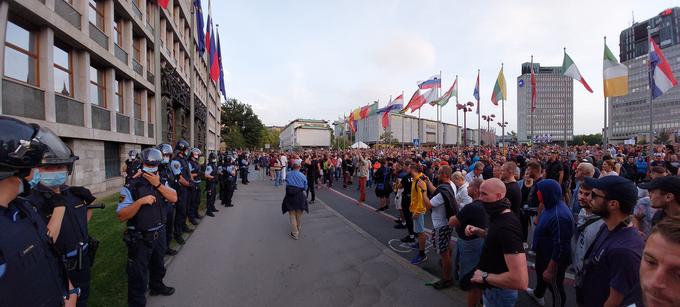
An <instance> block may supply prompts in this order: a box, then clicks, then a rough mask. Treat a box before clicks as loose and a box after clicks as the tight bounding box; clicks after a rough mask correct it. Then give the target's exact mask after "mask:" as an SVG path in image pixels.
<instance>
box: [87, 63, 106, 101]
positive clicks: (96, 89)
mask: <svg viewBox="0 0 680 307" xmlns="http://www.w3.org/2000/svg"><path fill="white" fill-rule="evenodd" d="M90 103H92V104H95V105H98V106H100V107H102V108H106V75H104V71H103V70H101V69H97V68H94V67H92V66H90Z"/></svg>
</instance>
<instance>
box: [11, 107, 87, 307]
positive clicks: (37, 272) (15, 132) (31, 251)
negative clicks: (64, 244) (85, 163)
mask: <svg viewBox="0 0 680 307" xmlns="http://www.w3.org/2000/svg"><path fill="white" fill-rule="evenodd" d="M39 128H40V127H39V126H38V125H36V124H26V123H24V122H22V121H20V120H17V119H14V118H11V117H7V116H0V131H2V132H3V133H1V134H0V306H62V305H64V304H65V305H66V306H75V303H76V300H77V296H78V294H79V292H80V289H78V288H74V287H73V286H72V285H71V284H70V282H69V281H68V278H67V277H66V271H65V270H64V267H63V265H62V264H61V263H60V261H59V259H58V258H57V254H56V252H55V251H54V246H53V245H52V241H51V239H50V238H49V237H48V236H47V227H46V226H45V223H44V222H43V220H42V218H41V217H40V216H39V215H38V213H37V211H36V209H35V207H33V205H32V204H31V203H30V202H29V201H28V200H27V199H25V198H22V197H19V196H22V195H26V194H27V193H28V192H29V190H30V188H31V186H30V184H29V181H28V180H27V179H25V177H28V178H32V174H31V169H32V168H34V167H36V166H38V163H40V161H41V159H42V157H43V152H44V145H43V144H42V143H41V142H40V141H39V139H38V138H37V134H38V131H39ZM29 180H30V179H29ZM33 182H34V183H35V181H33Z"/></svg>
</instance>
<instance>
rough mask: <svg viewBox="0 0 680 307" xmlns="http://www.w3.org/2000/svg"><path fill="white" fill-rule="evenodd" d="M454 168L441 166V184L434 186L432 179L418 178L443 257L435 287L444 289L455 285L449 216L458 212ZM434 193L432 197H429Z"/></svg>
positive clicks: (439, 251) (436, 242) (434, 242)
mask: <svg viewBox="0 0 680 307" xmlns="http://www.w3.org/2000/svg"><path fill="white" fill-rule="evenodd" d="M451 174H452V169H451V167H450V166H448V165H442V166H440V167H439V171H438V173H437V175H438V179H439V186H437V188H435V187H434V185H433V184H432V182H431V181H430V180H423V179H419V180H418V187H419V188H420V190H422V197H423V203H424V205H425V208H426V209H429V210H431V211H432V214H431V217H432V226H433V230H432V234H433V237H432V241H433V245H434V246H435V248H436V250H437V253H438V254H439V256H440V257H441V266H442V278H441V279H440V280H438V281H435V282H433V283H432V286H433V287H434V288H435V289H444V288H448V287H450V286H452V285H453V276H452V269H451V268H452V267H451V264H452V262H451V245H450V242H451V232H453V228H451V227H450V226H449V218H451V217H452V216H454V215H456V214H457V213H458V204H457V203H456V190H455V185H454V184H453V182H451ZM428 193H431V194H432V198H429V197H428Z"/></svg>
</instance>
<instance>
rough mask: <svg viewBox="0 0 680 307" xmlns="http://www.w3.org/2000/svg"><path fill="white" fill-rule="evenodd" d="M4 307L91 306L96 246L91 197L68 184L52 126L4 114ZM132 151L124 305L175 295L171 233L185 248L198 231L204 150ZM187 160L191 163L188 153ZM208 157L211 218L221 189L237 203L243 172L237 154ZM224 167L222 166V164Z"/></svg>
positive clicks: (124, 215)
mask: <svg viewBox="0 0 680 307" xmlns="http://www.w3.org/2000/svg"><path fill="white" fill-rule="evenodd" d="M0 131H2V133H0V306H62V305H66V306H87V299H88V296H89V292H90V279H91V266H92V264H93V262H94V258H95V255H96V249H97V247H98V245H99V242H98V241H97V240H95V239H94V238H92V237H90V235H89V233H88V227H87V224H88V222H89V220H90V218H91V216H92V209H93V208H102V207H103V206H101V205H93V202H94V201H95V197H94V196H93V195H92V193H90V191H89V190H88V189H86V188H83V187H75V186H68V185H66V182H67V180H68V176H69V175H70V174H71V172H72V171H73V164H74V162H75V161H76V160H77V159H78V157H77V156H75V155H74V154H73V152H72V151H71V149H70V148H69V147H68V146H67V145H66V144H64V143H63V142H62V141H61V139H60V138H59V137H58V136H57V135H55V134H54V133H53V132H52V131H50V130H49V129H47V128H44V127H43V128H41V127H39V126H38V125H36V124H27V123H24V122H22V121H20V120H17V119H14V118H10V117H7V116H0ZM175 151H176V154H175V155H174V157H173V149H172V147H171V146H170V145H169V144H160V145H158V146H157V148H147V149H144V150H142V152H141V157H138V155H137V153H136V152H130V156H131V159H129V160H128V161H126V169H125V171H126V179H125V185H124V186H123V188H121V192H120V203H119V204H118V207H117V209H116V213H117V215H118V218H119V219H120V220H121V221H125V222H126V223H127V229H126V231H125V234H124V238H123V239H124V241H125V243H126V245H127V248H128V261H127V268H126V269H127V273H128V305H129V306H145V305H146V298H145V293H146V290H147V286H148V288H149V290H150V291H149V294H150V295H172V294H173V293H174V289H173V288H172V287H168V286H166V285H165V284H164V283H163V277H164V276H165V265H164V261H163V257H164V255H165V254H176V253H177V252H176V251H174V250H172V249H170V248H169V246H170V240H171V238H172V236H174V237H175V240H176V241H177V242H178V243H179V244H184V243H185V241H184V239H183V237H182V233H183V232H189V231H191V229H190V228H189V227H187V225H186V222H187V219H188V220H189V222H190V223H192V224H194V225H196V224H198V223H197V221H196V218H200V216H199V215H198V205H199V201H200V189H199V186H198V185H199V183H200V179H199V177H200V176H199V172H200V171H201V167H200V164H199V163H198V159H199V156H200V154H201V153H200V150H198V149H196V148H194V149H193V150H191V149H190V148H189V144H188V143H187V142H186V141H184V140H180V141H179V142H177V146H176V150H175ZM190 153H191V156H190V157H189V154H190ZM217 158H218V157H217V155H215V154H214V153H211V154H210V155H209V158H208V163H207V164H206V166H205V168H204V173H203V176H204V177H205V178H206V181H207V182H206V194H207V198H208V206H207V209H208V210H207V213H206V214H207V215H209V216H214V214H213V212H217V211H218V210H217V209H216V208H215V206H214V202H215V195H216V188H217V186H218V185H219V186H220V199H221V200H222V204H223V205H224V206H225V207H228V206H232V204H231V197H232V195H233V192H234V189H235V188H236V176H237V175H236V173H237V167H235V166H234V159H233V157H230V156H227V155H220V161H218V159H217ZM218 162H219V163H218Z"/></svg>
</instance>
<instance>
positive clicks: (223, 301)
mask: <svg viewBox="0 0 680 307" xmlns="http://www.w3.org/2000/svg"><path fill="white" fill-rule="evenodd" d="M322 193H323V197H322V200H323V202H317V203H316V204H312V205H310V212H309V214H305V215H304V216H303V217H302V230H301V236H300V240H297V241H296V240H292V239H291V238H290V237H289V236H288V233H289V232H290V226H289V219H288V216H287V215H282V214H281V200H282V198H283V194H284V188H283V187H278V188H275V187H273V184H272V182H271V181H269V180H268V179H267V180H255V179H253V180H252V181H251V183H250V184H248V185H241V184H239V186H238V190H237V192H236V194H235V196H234V203H235V205H236V206H235V207H233V208H224V207H221V206H218V209H220V212H218V213H217V214H216V215H217V216H216V217H214V218H211V217H205V218H204V219H203V221H202V222H201V224H200V225H198V227H197V229H196V231H195V232H194V233H193V235H192V236H191V238H190V239H189V240H188V242H187V244H186V245H185V246H184V247H183V248H182V249H181V251H180V253H179V254H178V255H177V256H175V257H174V258H173V259H172V261H171V262H170V264H169V265H168V269H167V275H166V277H165V283H166V284H167V285H169V286H173V287H175V288H176V292H175V294H174V295H172V296H169V297H149V300H148V305H149V306H296V307H297V306H422V305H427V306H462V302H463V301H464V299H463V295H462V293H461V292H460V291H459V290H457V289H447V290H445V291H437V290H434V289H432V288H430V287H425V286H424V285H423V284H424V283H425V282H427V281H431V280H432V279H433V276H431V275H429V274H428V273H427V272H425V271H423V270H421V269H419V268H417V267H415V266H412V265H410V264H409V263H407V261H405V260H404V259H403V258H400V257H399V256H397V255H396V254H395V253H393V252H392V251H391V250H390V249H388V248H387V247H386V246H385V245H383V244H382V243H380V242H382V241H383V240H376V239H374V237H376V236H375V235H373V234H371V235H369V234H368V233H369V232H367V231H366V228H364V226H356V225H355V223H357V222H359V223H362V224H363V221H364V220H363V219H356V221H355V220H353V219H352V218H348V219H345V217H347V216H349V217H352V216H351V215H349V214H347V213H345V214H346V215H345V214H343V215H341V214H339V213H337V212H335V210H333V209H331V208H330V207H327V206H326V205H325V204H324V203H326V202H328V203H329V205H330V206H331V207H333V208H346V207H349V205H348V203H349V202H348V200H346V199H343V198H341V197H339V196H337V195H336V196H335V197H336V198H332V196H330V195H331V193H332V192H329V191H325V192H322ZM334 202H337V203H334ZM331 203H332V204H331ZM352 206H356V205H352ZM351 208H352V209H356V208H354V207H351ZM357 212H358V213H363V214H364V215H368V214H371V215H372V213H370V212H366V211H365V209H364V211H357ZM373 219H374V220H375V223H376V224H377V223H385V224H389V223H392V222H391V221H389V220H387V219H386V218H377V216H375V215H373ZM390 227H391V225H390ZM382 228H385V229H386V231H393V229H391V228H388V227H378V226H377V225H376V227H375V228H368V230H370V231H379V229H382ZM385 235H388V233H387V232H386V233H385ZM393 235H394V234H393ZM378 237H379V236H378ZM379 241H380V242H379Z"/></svg>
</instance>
